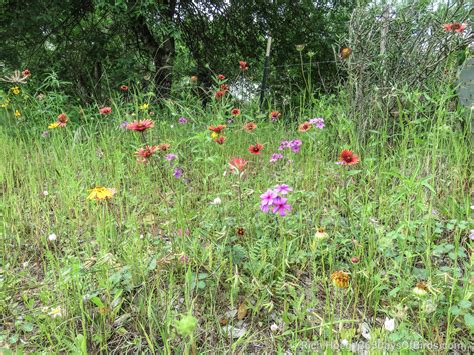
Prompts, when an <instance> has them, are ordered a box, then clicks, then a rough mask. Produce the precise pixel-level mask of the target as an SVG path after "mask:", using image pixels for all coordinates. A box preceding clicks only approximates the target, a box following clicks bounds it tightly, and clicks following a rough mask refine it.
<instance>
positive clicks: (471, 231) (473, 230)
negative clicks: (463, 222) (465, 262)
mask: <svg viewBox="0 0 474 355" xmlns="http://www.w3.org/2000/svg"><path fill="white" fill-rule="evenodd" d="M469 232H470V233H469V239H471V240H474V229H471V230H470V231H469Z"/></svg>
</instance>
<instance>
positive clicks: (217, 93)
mask: <svg viewBox="0 0 474 355" xmlns="http://www.w3.org/2000/svg"><path fill="white" fill-rule="evenodd" d="M224 95H225V91H222V90H218V91H216V93H215V95H214V96H215V98H216V99H220V98H222V97H223V96H224Z"/></svg>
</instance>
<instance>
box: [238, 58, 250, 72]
mask: <svg viewBox="0 0 474 355" xmlns="http://www.w3.org/2000/svg"><path fill="white" fill-rule="evenodd" d="M239 67H240V70H242V71H246V70H248V69H249V64H248V63H247V62H245V61H243V60H241V61H239Z"/></svg>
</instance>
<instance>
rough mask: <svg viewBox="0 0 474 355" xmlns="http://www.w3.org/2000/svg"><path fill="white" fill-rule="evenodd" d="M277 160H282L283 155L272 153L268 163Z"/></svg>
mask: <svg viewBox="0 0 474 355" xmlns="http://www.w3.org/2000/svg"><path fill="white" fill-rule="evenodd" d="M278 159H283V154H280V153H273V154H272V157H271V158H270V163H274V162H276V161H277V160H278Z"/></svg>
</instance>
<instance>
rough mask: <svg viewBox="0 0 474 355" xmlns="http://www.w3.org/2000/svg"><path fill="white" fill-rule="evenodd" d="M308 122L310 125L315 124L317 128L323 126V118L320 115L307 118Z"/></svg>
mask: <svg viewBox="0 0 474 355" xmlns="http://www.w3.org/2000/svg"><path fill="white" fill-rule="evenodd" d="M309 123H311V124H312V125H315V126H316V128H319V129H323V128H324V118H322V117H317V118H312V119H310V120H309Z"/></svg>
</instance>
